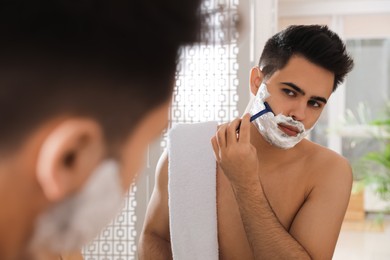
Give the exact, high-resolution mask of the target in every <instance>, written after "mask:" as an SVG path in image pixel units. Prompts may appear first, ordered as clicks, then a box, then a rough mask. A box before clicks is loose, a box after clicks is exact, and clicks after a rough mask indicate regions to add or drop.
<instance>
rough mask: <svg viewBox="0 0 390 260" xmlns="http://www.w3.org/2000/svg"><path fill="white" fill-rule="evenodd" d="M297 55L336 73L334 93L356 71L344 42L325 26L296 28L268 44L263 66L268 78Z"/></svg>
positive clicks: (260, 63) (272, 39)
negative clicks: (348, 75)
mask: <svg viewBox="0 0 390 260" xmlns="http://www.w3.org/2000/svg"><path fill="white" fill-rule="evenodd" d="M293 55H301V56H303V57H304V58H306V59H307V60H309V61H310V62H312V63H314V64H316V65H318V66H320V67H322V68H324V69H326V70H328V71H330V72H333V73H334V75H335V79H334V84H333V91H335V90H336V88H337V86H338V85H339V84H340V83H341V82H343V80H344V78H345V76H346V75H347V74H348V73H349V72H350V71H351V70H352V68H353V59H352V58H351V56H349V55H348V53H347V51H346V47H345V44H344V43H343V41H342V40H341V39H340V37H339V36H338V35H337V34H336V33H334V32H332V31H331V30H329V28H328V27H327V26H323V25H293V26H289V27H288V28H286V29H284V30H282V31H281V32H279V33H277V34H275V35H274V36H272V37H271V38H270V39H269V40H268V41H267V42H266V44H265V47H264V50H263V53H262V55H261V58H260V61H259V67H260V68H261V69H262V71H263V73H264V75H265V77H270V76H271V75H272V74H273V73H274V72H275V71H277V70H280V69H282V68H283V67H284V66H285V65H286V64H287V62H288V61H289V59H290V58H291V56H293Z"/></svg>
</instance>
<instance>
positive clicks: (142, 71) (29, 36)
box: [0, 0, 202, 260]
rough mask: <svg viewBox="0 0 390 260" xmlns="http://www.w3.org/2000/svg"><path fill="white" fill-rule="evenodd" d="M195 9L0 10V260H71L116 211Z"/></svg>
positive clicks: (189, 2) (7, 5) (166, 4)
mask: <svg viewBox="0 0 390 260" xmlns="http://www.w3.org/2000/svg"><path fill="white" fill-rule="evenodd" d="M200 3H201V0H171V1H160V0H149V1H132V0H109V1H100V0H94V1H83V0H77V1H62V0H47V1H45V0H15V1H14V0H13V1H1V2H0V35H1V37H0V107H1V112H0V122H1V127H0V205H1V213H0V259H1V260H30V259H38V260H41V259H56V260H57V259H69V260H70V259H72V260H74V259H80V258H81V255H80V254H77V253H76V254H72V252H74V251H79V250H80V248H81V247H82V246H83V245H84V244H85V243H87V242H90V241H91V240H92V239H93V238H94V237H95V236H96V235H98V233H99V231H100V230H101V229H102V228H103V227H104V226H105V225H106V224H108V222H109V221H110V219H111V218H112V217H114V216H115V214H117V213H118V210H119V209H120V207H121V206H122V201H123V198H124V196H125V194H126V191H127V190H128V188H129V186H130V185H131V183H132V182H133V181H134V178H135V176H136V173H137V172H139V170H140V168H141V167H142V166H143V161H144V158H143V157H144V155H145V154H146V151H147V147H148V144H149V143H150V142H151V141H152V140H154V139H155V138H157V137H159V136H160V135H161V132H162V130H163V129H164V128H165V127H166V125H167V123H168V114H169V107H170V102H171V98H172V92H173V85H174V78H175V73H176V62H177V56H178V51H179V48H180V47H181V46H183V45H186V44H192V43H194V42H196V41H198V39H199V32H200V27H201V24H202V21H201V15H200V12H199V8H200ZM156 46H157V47H156ZM60 255H61V256H60Z"/></svg>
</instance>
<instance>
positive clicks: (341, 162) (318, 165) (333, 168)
mask: <svg viewBox="0 0 390 260" xmlns="http://www.w3.org/2000/svg"><path fill="white" fill-rule="evenodd" d="M305 150H306V151H305V154H306V160H305V161H306V165H307V166H308V170H309V171H310V172H311V173H312V176H313V177H314V178H315V181H316V182H317V181H320V182H321V183H324V181H325V182H331V183H333V184H334V183H335V182H336V183H340V184H345V185H349V184H350V183H352V169H351V165H350V163H349V161H348V160H347V159H346V158H345V157H343V156H341V155H340V154H338V153H336V152H334V151H332V150H330V149H328V148H326V147H323V146H321V145H318V144H316V143H313V142H307V143H306V147H305Z"/></svg>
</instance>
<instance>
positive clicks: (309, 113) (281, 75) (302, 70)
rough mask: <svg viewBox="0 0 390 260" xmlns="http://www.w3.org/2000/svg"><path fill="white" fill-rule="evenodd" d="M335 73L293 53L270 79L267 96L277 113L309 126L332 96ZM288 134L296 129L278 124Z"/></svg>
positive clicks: (310, 126) (308, 127)
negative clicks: (268, 94)
mask: <svg viewBox="0 0 390 260" xmlns="http://www.w3.org/2000/svg"><path fill="white" fill-rule="evenodd" d="M333 83H334V74H333V73H332V72H330V71H328V70H326V69H324V68H321V67H319V66H317V65H315V64H313V63H311V62H310V61H308V60H307V59H305V58H303V57H301V56H292V57H291V58H290V60H289V61H288V63H287V64H286V66H285V67H284V68H283V69H281V70H278V71H276V72H275V73H274V74H273V75H272V76H271V77H270V78H269V79H268V80H267V81H266V84H267V88H268V91H269V93H270V95H271V96H270V97H268V98H267V100H266V101H267V102H268V104H269V105H270V106H271V108H272V110H273V112H274V113H275V115H278V114H283V115H285V116H289V117H292V118H293V119H295V120H296V121H299V122H301V123H302V124H303V125H304V126H305V129H310V128H312V127H313V126H314V124H315V123H316V122H317V120H318V118H319V116H320V115H321V112H322V110H323V109H324V107H325V105H326V103H327V101H328V99H329V97H330V95H331V94H332V90H333ZM279 129H280V130H282V131H283V132H284V133H285V134H287V135H294V134H295V133H294V131H292V130H291V129H288V128H284V127H283V126H281V125H279Z"/></svg>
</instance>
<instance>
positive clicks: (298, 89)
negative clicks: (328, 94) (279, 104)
mask: <svg viewBox="0 0 390 260" xmlns="http://www.w3.org/2000/svg"><path fill="white" fill-rule="evenodd" d="M281 83H282V84H284V85H287V86H289V87H291V88H293V89H294V90H295V91H296V92H298V93H299V94H301V95H302V96H304V95H305V94H306V93H305V91H303V90H302V89H301V88H300V87H298V86H297V85H295V84H294V83H292V82H281Z"/></svg>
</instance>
